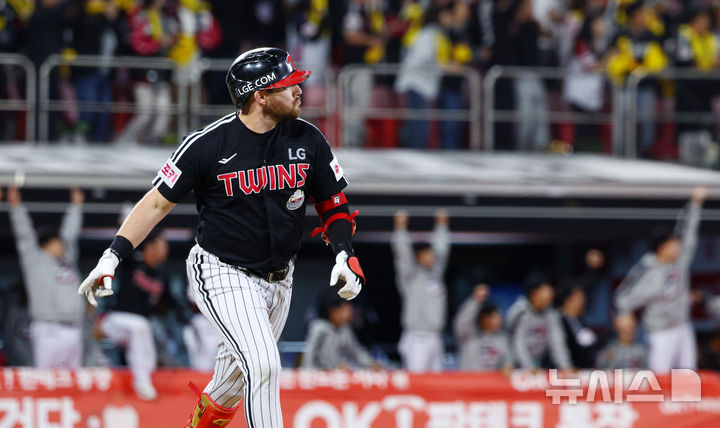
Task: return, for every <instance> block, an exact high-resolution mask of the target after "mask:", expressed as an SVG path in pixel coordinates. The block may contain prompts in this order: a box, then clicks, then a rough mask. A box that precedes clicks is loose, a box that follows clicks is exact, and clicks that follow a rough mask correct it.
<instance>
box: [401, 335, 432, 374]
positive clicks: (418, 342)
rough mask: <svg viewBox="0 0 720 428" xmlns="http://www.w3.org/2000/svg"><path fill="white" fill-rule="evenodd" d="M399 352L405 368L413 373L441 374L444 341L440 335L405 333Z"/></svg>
mask: <svg viewBox="0 0 720 428" xmlns="http://www.w3.org/2000/svg"><path fill="white" fill-rule="evenodd" d="M398 351H399V352H400V357H402V360H403V366H404V367H405V369H406V370H408V371H411V372H439V371H441V370H442V358H443V341H442V337H441V335H440V333H433V332H429V331H405V332H403V334H402V336H400V343H398Z"/></svg>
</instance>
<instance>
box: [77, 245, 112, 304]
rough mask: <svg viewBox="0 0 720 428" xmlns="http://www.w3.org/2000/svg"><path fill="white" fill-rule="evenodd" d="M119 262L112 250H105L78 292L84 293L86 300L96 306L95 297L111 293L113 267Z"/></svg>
mask: <svg viewBox="0 0 720 428" xmlns="http://www.w3.org/2000/svg"><path fill="white" fill-rule="evenodd" d="M119 263H120V260H118V258H117V256H116V255H115V254H113V252H112V251H110V250H109V249H107V250H105V252H104V253H103V255H102V257H100V260H99V261H98V264H97V266H95V269H93V270H92V272H90V275H88V277H87V278H85V281H83V282H82V284H80V288H78V294H79V295H83V294H84V295H85V297H87V300H88V302H90V304H91V305H93V306H97V300H96V299H95V297H105V296H110V295H111V294H113V290H112V280H113V277H114V275H115V268H117V265H118V264H119Z"/></svg>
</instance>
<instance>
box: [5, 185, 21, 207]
mask: <svg viewBox="0 0 720 428" xmlns="http://www.w3.org/2000/svg"><path fill="white" fill-rule="evenodd" d="M7 201H8V204H10V206H11V207H17V206H18V205H20V203H21V202H22V196H20V190H18V188H17V187H15V186H9V187H8V189H7Z"/></svg>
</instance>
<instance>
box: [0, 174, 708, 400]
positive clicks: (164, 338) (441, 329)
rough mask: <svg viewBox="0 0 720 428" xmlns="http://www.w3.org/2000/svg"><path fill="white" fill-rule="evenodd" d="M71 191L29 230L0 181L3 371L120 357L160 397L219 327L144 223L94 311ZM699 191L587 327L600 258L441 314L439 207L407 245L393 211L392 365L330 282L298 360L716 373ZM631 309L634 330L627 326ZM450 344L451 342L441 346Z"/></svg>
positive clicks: (305, 364) (403, 219) (349, 365)
mask: <svg viewBox="0 0 720 428" xmlns="http://www.w3.org/2000/svg"><path fill="white" fill-rule="evenodd" d="M69 194H70V197H69V202H70V203H69V204H68V206H67V209H66V211H65V214H64V216H63V218H62V221H61V224H60V228H59V229H57V230H55V229H50V228H47V227H42V226H39V227H35V226H34V225H33V219H32V217H31V216H30V213H29V212H28V209H27V208H26V206H25V205H24V203H23V200H22V195H21V191H20V190H19V189H18V188H15V187H10V188H7V189H6V190H5V191H3V189H0V200H4V201H6V202H7V203H8V205H9V208H10V209H9V215H10V223H11V227H12V230H13V233H14V236H15V241H16V248H17V253H18V256H19V264H20V267H21V271H22V279H23V283H24V287H25V294H26V295H27V301H26V303H22V301H21V300H18V299H17V296H15V297H13V294H12V293H6V294H4V295H3V297H2V299H0V305H1V306H0V308H2V311H0V313H1V314H2V315H3V316H2V318H0V326H2V333H3V334H2V336H1V337H2V339H3V341H0V344H2V346H0V365H4V364H13V365H23V364H34V365H35V366H37V367H45V368H76V367H80V366H122V365H127V367H128V368H129V369H130V371H131V373H132V375H133V379H134V383H133V385H134V388H135V391H136V393H137V395H138V397H140V398H142V399H146V400H151V399H154V398H155V397H156V396H157V393H156V390H155V388H154V386H153V383H152V373H153V372H154V371H155V370H156V369H157V367H158V366H161V367H162V366H165V367H177V366H183V365H189V366H190V367H193V368H195V369H198V370H210V369H211V368H212V367H213V364H214V359H215V353H216V349H218V347H217V345H218V340H219V338H218V335H217V333H216V332H215V331H214V328H213V327H212V326H211V325H210V323H209V321H208V320H207V319H205V318H204V317H203V316H202V315H200V314H199V313H198V312H199V311H198V310H197V307H196V306H195V304H194V302H193V301H192V297H190V295H189V294H186V293H183V292H180V293H177V292H173V290H172V286H171V284H170V280H169V273H170V272H168V270H167V268H166V267H165V262H166V261H167V260H168V254H169V252H168V248H169V247H168V242H167V240H166V238H165V237H164V235H163V231H162V230H160V229H157V230H155V231H153V232H152V233H151V234H150V235H149V236H148V238H147V239H146V240H145V241H144V242H143V243H142V245H141V246H140V247H139V248H138V249H137V250H136V251H135V253H134V255H133V257H131V258H129V259H128V260H125V261H123V263H122V264H121V266H120V267H119V269H118V272H117V275H116V277H115V279H114V280H113V286H112V287H113V290H114V291H115V294H114V296H113V297H111V298H107V299H103V301H102V302H101V305H100V306H99V308H98V309H95V308H93V307H92V306H90V305H89V304H86V303H85V302H84V299H83V298H82V297H80V296H78V295H77V292H76V290H77V286H78V284H79V279H80V278H81V277H82V275H81V272H80V271H79V268H78V265H77V261H78V239H79V234H80V231H81V229H82V225H83V205H84V200H85V194H84V192H83V191H82V190H80V189H71V190H70V192H69ZM705 197H706V190H705V188H703V187H697V188H695V189H694V190H693V192H692V195H690V200H689V201H688V203H687V206H686V207H685V208H684V209H683V210H682V211H681V213H680V216H679V220H678V222H677V224H676V225H674V226H673V227H667V228H663V229H659V230H657V232H655V233H653V236H651V237H650V238H649V242H648V244H649V245H648V248H649V249H648V251H647V253H646V254H645V255H643V256H642V258H641V259H640V260H639V261H637V263H636V264H635V265H634V266H633V267H632V268H631V269H630V270H629V271H628V272H627V273H626V275H625V278H624V279H623V280H622V282H621V283H620V284H619V286H618V287H617V289H615V291H614V296H613V299H612V300H613V303H612V309H611V310H610V312H611V313H610V314H607V315H608V319H609V317H610V316H612V319H613V321H612V324H613V325H612V328H610V326H609V325H592V326H591V325H590V323H589V322H588V319H589V318H588V317H586V316H585V315H586V308H587V309H591V310H592V309H593V306H595V307H597V305H598V302H592V301H591V304H588V301H589V299H588V296H592V295H593V294H594V293H595V292H596V291H598V289H600V288H601V287H604V286H607V280H608V279H607V278H606V277H605V272H607V269H606V258H605V255H604V254H603V253H602V252H601V251H599V250H597V249H589V250H588V251H587V253H586V256H585V260H584V265H583V267H582V268H581V269H579V270H577V272H576V275H573V276H571V277H567V278H564V279H561V280H560V281H556V280H555V279H553V278H551V276H550V275H549V274H548V272H542V271H538V272H534V273H532V274H531V275H530V276H529V277H528V278H527V280H526V281H525V284H524V293H521V294H520V295H517V296H516V300H515V301H514V303H512V304H511V305H510V306H509V307H508V308H502V309H501V308H500V306H499V305H498V304H496V303H495V302H494V301H493V292H494V287H495V286H494V285H493V286H491V285H488V284H484V283H481V284H478V285H476V286H475V287H474V289H473V290H472V292H471V294H470V295H469V296H467V297H466V299H465V300H464V301H463V302H462V303H461V304H460V305H459V307H458V309H457V311H454V312H453V313H450V311H449V310H448V309H449V305H448V294H449V290H448V285H447V284H446V283H445V278H446V273H447V272H446V269H447V266H448V261H449V259H450V257H451V247H452V242H451V234H450V231H451V223H452V219H451V217H450V215H449V213H448V212H447V211H445V210H443V209H441V210H438V211H437V212H436V213H435V221H434V223H435V226H434V230H433V231H432V233H431V238H430V240H429V242H413V239H412V234H411V233H410V232H409V227H408V226H409V223H410V221H409V220H410V216H409V214H408V213H407V212H406V211H404V210H401V211H398V212H397V213H396V215H395V224H394V232H393V235H392V239H391V250H392V253H393V261H392V262H393V264H394V272H395V281H394V282H395V285H396V287H397V291H398V294H399V296H400V298H401V301H402V307H401V311H399V315H400V324H401V326H402V334H401V336H400V338H399V340H398V341H397V343H396V344H395V345H394V346H393V347H394V348H396V351H397V354H399V361H397V360H395V359H394V358H392V359H389V358H387V355H384V356H383V355H378V354H377V353H376V352H370V351H369V350H368V345H372V344H369V343H363V341H361V340H360V339H359V338H358V336H357V335H356V333H355V328H354V321H355V320H356V319H357V317H356V316H355V314H354V310H355V304H354V302H351V301H347V300H343V299H341V298H340V297H339V296H337V295H336V294H335V292H334V290H332V289H329V290H328V291H326V292H322V293H320V295H319V296H318V298H317V299H316V301H317V303H318V304H317V307H316V308H315V313H316V314H317V316H316V317H315V318H314V319H312V320H310V321H309V322H308V325H307V329H306V331H307V333H306V334H307V336H306V339H305V341H304V351H303V353H302V355H301V356H300V358H298V359H297V360H296V366H298V367H302V368H314V369H342V370H353V369H379V368H397V367H402V368H404V369H406V370H408V371H412V372H439V371H443V370H463V371H500V372H502V373H505V374H506V375H509V373H511V372H512V370H514V369H516V368H518V369H524V370H531V371H536V370H538V369H543V368H560V369H565V370H571V371H572V370H576V369H590V368H601V369H618V368H629V369H641V368H650V369H652V370H654V371H655V372H658V373H665V372H668V371H669V370H670V369H672V368H688V369H695V368H697V367H698V366H699V367H701V368H706V369H713V370H720V364H718V362H720V349H719V348H718V337H720V333H718V334H716V335H715V336H714V337H713V338H712V339H711V340H710V341H709V342H708V344H707V346H703V347H702V348H701V349H699V350H698V346H697V345H696V342H695V330H694V328H693V325H692V321H691V318H690V311H691V308H692V307H693V306H694V305H705V306H706V307H707V311H708V312H709V313H711V314H713V315H714V316H715V317H717V318H718V319H720V297H719V296H712V295H702V294H701V293H700V292H698V291H694V290H693V289H692V284H691V276H690V265H691V262H692V260H693V257H694V254H695V248H696V246H697V241H698V230H699V225H700V222H701V216H702V206H703V203H704V200H705ZM388 285H389V284H388ZM497 287H498V289H501V288H502V285H498V286H497ZM20 294H23V293H20ZM595 309H597V308H595ZM641 310H642V316H641V317H642V326H641V327H640V326H639V325H638V322H637V321H636V320H637V314H638V313H639V312H640V311H641ZM23 314H26V315H25V316H23ZM611 330H614V332H612V333H608V332H609V331H611ZM23 332H26V333H23ZM447 338H452V339H451V340H450V343H448V340H446V339H447ZM446 345H449V346H446ZM393 351H394V350H393ZM698 363H699V364H698Z"/></svg>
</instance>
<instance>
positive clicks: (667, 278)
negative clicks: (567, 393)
mask: <svg viewBox="0 0 720 428" xmlns="http://www.w3.org/2000/svg"><path fill="white" fill-rule="evenodd" d="M706 194H707V190H706V189H705V188H704V187H697V188H695V189H694V190H693V192H692V197H691V200H690V202H689V203H688V204H687V207H686V208H685V209H684V210H683V211H682V213H681V216H680V219H679V221H678V223H677V225H676V227H675V230H674V231H666V232H664V233H659V234H657V236H655V237H654V239H653V242H652V243H651V251H649V252H648V253H647V254H645V255H644V256H643V257H642V258H641V259H640V261H638V262H637V263H636V264H635V266H633V267H632V269H630V272H628V274H627V276H626V277H625V278H624V279H623V281H622V283H621V284H620V286H619V287H618V289H617V291H616V292H615V307H616V309H617V311H618V317H619V318H620V319H619V320H616V322H620V323H628V322H629V320H624V319H623V318H627V317H632V316H633V312H634V311H636V310H638V309H641V308H642V309H643V317H642V320H643V325H644V327H645V329H646V330H647V331H648V341H649V345H650V346H649V349H648V367H649V368H650V370H653V371H656V372H658V373H668V372H670V370H671V369H674V368H683V369H695V368H696V367H697V349H696V344H695V331H694V330H693V326H692V323H691V322H690V306H691V305H692V297H691V292H690V264H691V263H692V260H693V257H694V256H695V248H696V247H697V239H698V228H699V225H700V217H701V211H702V204H703V202H704V201H705V196H706Z"/></svg>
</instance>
